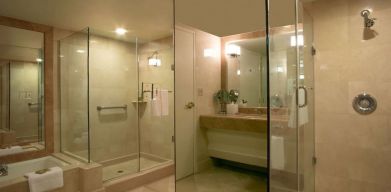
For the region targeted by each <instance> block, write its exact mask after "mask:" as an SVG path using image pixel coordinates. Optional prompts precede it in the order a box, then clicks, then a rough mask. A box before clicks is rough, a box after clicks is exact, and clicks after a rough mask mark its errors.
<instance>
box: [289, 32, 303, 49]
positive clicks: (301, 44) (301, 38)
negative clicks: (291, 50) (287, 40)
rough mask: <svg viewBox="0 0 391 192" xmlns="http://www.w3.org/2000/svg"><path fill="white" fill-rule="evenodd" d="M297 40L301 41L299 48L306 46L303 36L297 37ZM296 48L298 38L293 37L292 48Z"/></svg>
mask: <svg viewBox="0 0 391 192" xmlns="http://www.w3.org/2000/svg"><path fill="white" fill-rule="evenodd" d="M297 40H298V41H299V44H298V45H299V46H303V45H304V37H303V35H298V36H297ZM295 46H296V36H295V35H293V36H291V47H295Z"/></svg>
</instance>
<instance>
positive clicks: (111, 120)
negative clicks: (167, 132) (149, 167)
mask: <svg viewBox="0 0 391 192" xmlns="http://www.w3.org/2000/svg"><path fill="white" fill-rule="evenodd" d="M89 50H90V52H89V69H90V70H89V101H90V103H89V105H90V114H89V122H90V125H89V126H90V138H91V139H90V142H91V144H90V145H91V148H90V153H91V159H92V160H93V161H95V162H101V161H104V160H110V159H113V158H118V157H122V156H126V155H131V154H134V153H137V152H138V117H137V105H134V104H133V103H132V101H136V100H137V89H138V87H137V78H138V71H137V56H136V44H135V43H131V42H124V41H118V40H114V39H111V38H104V37H101V36H98V35H94V31H92V36H90V48H89ZM122 105H127V106H128V107H127V109H126V110H124V109H108V110H102V111H98V110H97V106H122Z"/></svg>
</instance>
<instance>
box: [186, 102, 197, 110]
mask: <svg viewBox="0 0 391 192" xmlns="http://www.w3.org/2000/svg"><path fill="white" fill-rule="evenodd" d="M194 106H195V104H194V103H193V102H189V103H187V104H186V105H185V107H186V109H191V108H193V107H194Z"/></svg>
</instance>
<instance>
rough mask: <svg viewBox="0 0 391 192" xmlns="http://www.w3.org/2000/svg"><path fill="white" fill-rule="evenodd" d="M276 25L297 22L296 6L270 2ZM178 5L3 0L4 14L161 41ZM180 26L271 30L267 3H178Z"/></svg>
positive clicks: (217, 31)
mask: <svg viewBox="0 0 391 192" xmlns="http://www.w3.org/2000/svg"><path fill="white" fill-rule="evenodd" d="M270 2H271V3H270V13H271V14H270V24H271V25H272V26H282V25H288V24H292V23H293V22H294V1H286V0H273V1H270ZM173 12H174V11H173V0H62V1H61V0H34V1H32V0H1V1H0V15H3V16H8V17H13V18H18V19H22V20H27V21H31V22H35V23H41V24H46V25H50V26H54V27H57V28H62V29H67V30H72V31H78V30H81V29H84V28H86V27H91V28H92V29H97V30H98V31H101V32H103V33H102V34H104V35H105V36H112V37H116V35H115V33H114V30H115V28H116V27H123V28H126V29H127V30H128V31H129V32H128V33H127V34H126V37H125V38H124V39H125V40H128V41H134V37H135V36H137V37H138V38H140V40H147V41H148V40H155V39H159V38H163V37H166V36H169V35H171V34H172V28H173V21H174V18H173ZM175 21H176V22H177V23H182V24H186V25H189V26H192V27H195V28H198V29H200V30H203V31H206V32H208V33H211V34H214V35H217V36H220V37H222V36H228V35H233V34H238V33H244V32H249V31H257V30H262V29H265V1H264V0H240V1H239V0H175Z"/></svg>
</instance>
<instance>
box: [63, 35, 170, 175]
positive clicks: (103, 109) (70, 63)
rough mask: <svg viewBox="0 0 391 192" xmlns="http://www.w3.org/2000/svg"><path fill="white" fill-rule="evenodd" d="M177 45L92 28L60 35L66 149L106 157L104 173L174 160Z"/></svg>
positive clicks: (85, 158)
mask: <svg viewBox="0 0 391 192" xmlns="http://www.w3.org/2000/svg"><path fill="white" fill-rule="evenodd" d="M170 39H171V40H170ZM172 47H173V46H172V37H167V38H165V39H159V40H156V41H141V42H140V41H139V40H138V38H137V37H130V36H124V37H119V36H117V35H115V34H111V32H104V31H100V30H95V29H91V28H86V29H84V30H82V31H79V32H75V33H73V34H72V35H70V36H68V37H66V38H64V39H62V40H60V43H59V53H58V54H59V57H60V58H59V61H60V63H59V64H60V68H59V70H60V72H59V74H60V91H61V92H60V97H61V99H60V100H61V101H60V105H61V118H60V119H61V152H62V153H65V154H67V155H69V156H71V157H74V158H76V159H78V160H80V161H82V162H85V163H92V162H94V163H99V164H101V165H102V167H103V168H102V169H103V178H102V179H103V181H107V180H110V179H113V178H117V177H120V176H123V175H128V174H133V173H138V172H140V171H144V170H147V169H150V168H152V167H156V166H158V165H161V164H165V163H168V162H172V159H173V156H174V155H173V142H172V138H173V134H174V131H173V129H174V128H173V127H174V113H173V103H174V96H173V92H172V90H173V87H174V73H173V71H172V66H171V65H172V64H173V60H174V59H173V49H172ZM151 58H153V59H155V61H159V66H157V65H151V64H150V60H151ZM164 96H166V98H163V97H164ZM158 98H159V99H160V98H163V100H165V102H163V101H161V103H166V104H167V106H166V108H165V109H166V110H161V111H162V113H160V114H155V113H154V112H155V111H153V109H154V107H155V108H156V102H159V101H158ZM160 106H163V105H160ZM163 111H164V114H163Z"/></svg>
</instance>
